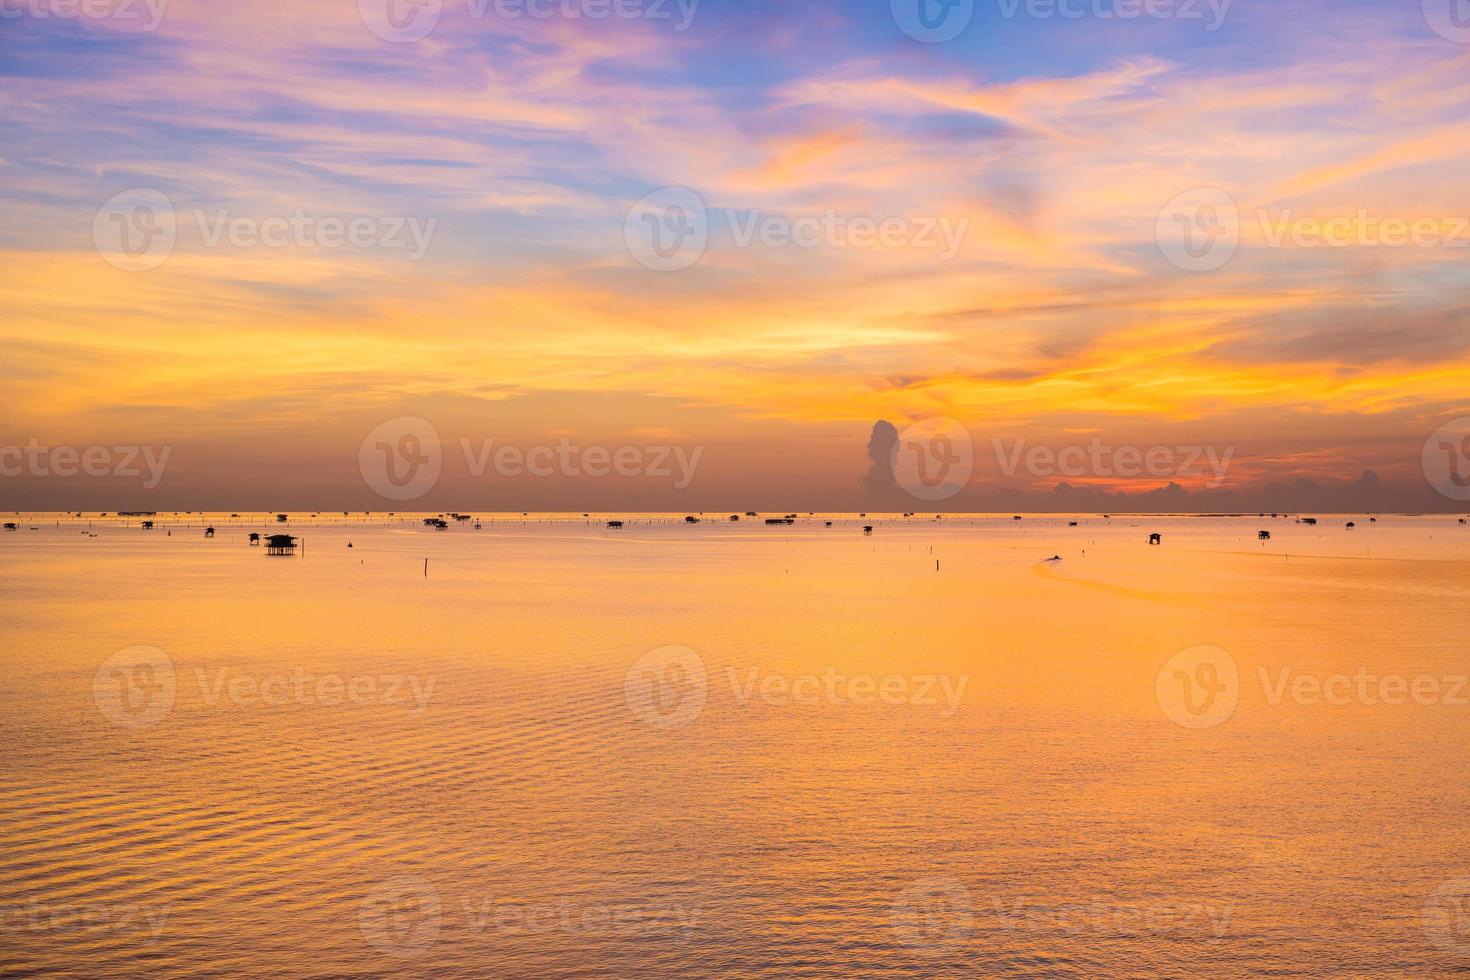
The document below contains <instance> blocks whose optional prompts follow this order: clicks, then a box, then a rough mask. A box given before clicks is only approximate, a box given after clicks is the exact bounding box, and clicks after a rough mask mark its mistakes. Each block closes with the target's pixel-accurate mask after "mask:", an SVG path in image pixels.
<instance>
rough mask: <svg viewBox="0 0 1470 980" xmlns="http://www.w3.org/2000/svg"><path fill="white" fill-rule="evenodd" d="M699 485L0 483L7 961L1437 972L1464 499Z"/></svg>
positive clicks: (878, 972) (1462, 748)
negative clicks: (460, 502)
mask: <svg viewBox="0 0 1470 980" xmlns="http://www.w3.org/2000/svg"><path fill="white" fill-rule="evenodd" d="M723 518H724V515H717V516H712V517H711V518H708V519H706V520H705V521H703V522H702V523H700V524H698V525H686V524H685V523H684V522H683V520H682V515H678V516H669V517H660V518H650V517H627V518H625V520H626V521H627V526H626V527H624V528H622V529H619V530H609V529H607V528H606V527H604V526H603V525H604V523H605V518H604V519H601V520H585V521H584V520H583V519H582V518H581V516H580V515H578V516H576V517H561V518H550V517H543V516H538V515H532V516H530V517H527V518H524V519H522V518H519V517H515V518H512V517H497V518H495V519H494V520H491V519H490V518H488V517H486V518H484V524H483V526H482V527H481V528H480V529H478V530H477V529H475V528H474V527H473V525H472V524H471V523H469V522H466V523H459V522H451V523H452V526H451V527H450V528H449V529H448V530H445V531H434V530H431V529H429V528H426V527H423V526H422V524H421V523H420V521H419V520H418V519H417V518H400V519H398V520H397V521H395V522H392V523H388V522H387V520H386V518H383V517H377V518H372V519H369V518H364V517H361V516H358V517H353V518H350V519H347V518H342V517H336V518H333V519H331V520H328V519H326V518H311V517H308V516H307V515H294V516H293V519H292V521H291V523H290V525H289V528H290V532H291V533H292V534H295V535H297V536H299V537H300V538H302V539H303V541H304V545H305V547H304V553H300V554H297V555H296V556H295V557H291V558H283V557H268V556H267V555H266V554H265V553H264V549H263V548H258V547H251V546H249V545H248V543H247V540H246V533H247V532H248V531H252V530H253V531H260V532H265V533H273V532H276V531H278V530H280V527H279V526H278V525H277V524H276V522H274V521H270V522H267V521H265V520H264V519H263V518H262V517H260V516H258V515H257V516H254V517H246V518H241V519H231V518H230V517H229V516H228V515H210V516H208V517H205V518H201V517H200V516H198V515H195V516H192V517H173V516H169V515H160V516H159V517H158V518H157V521H158V525H159V526H158V527H157V528H155V529H154V530H151V531H144V530H142V529H140V528H139V527H138V526H137V521H136V520H133V521H131V522H129V526H121V525H120V523H119V521H118V520H117V519H115V518H110V519H107V520H99V519H96V518H95V517H94V519H93V520H91V521H88V520H86V519H78V518H75V517H72V518H69V519H58V518H57V517H56V516H54V515H23V516H20V517H14V518H11V520H15V521H17V522H19V523H20V525H21V526H20V529H19V530H17V531H14V532H5V533H3V534H0V599H3V607H4V613H3V618H4V621H5V629H4V635H5V640H6V643H5V652H4V656H5V669H4V670H3V672H0V689H3V695H4V705H5V708H4V711H3V712H0V733H3V736H4V746H5V749H4V765H3V769H0V817H3V822H0V823H3V825H0V837H3V848H0V915H3V919H0V950H3V952H0V973H3V974H4V975H7V976H9V975H14V976H21V975H34V974H37V973H54V974H58V975H74V976H85V977H98V976H144V975H146V976H225V975H229V976H245V975H257V976H258V975H272V976H276V977H329V976H367V975H385V974H393V975H402V976H425V977H427V976H435V977H484V976H536V977H587V976H720V977H822V978H847V977H880V976H881V977H919V976H924V977H928V976H959V975H981V976H1086V977H1133V976H1145V975H1170V976H1193V975H1200V976H1218V977H1237V976H1238V977H1245V976H1256V975H1260V974H1275V975H1284V976H1308V975H1311V976H1322V975H1339V976H1342V975H1426V974H1441V975H1449V974H1452V973H1456V972H1459V973H1464V972H1466V971H1470V855H1467V853H1466V850H1465V841H1466V839H1467V817H1466V814H1467V813H1470V780H1467V779H1466V772H1467V764H1470V738H1467V735H1470V687H1467V686H1466V682H1465V675H1467V674H1470V655H1467V650H1466V636H1467V634H1470V630H1467V627H1470V527H1467V526H1460V525H1458V523H1457V520H1456V518H1453V517H1417V518H1416V517H1380V518H1379V519H1378V521H1377V522H1376V523H1372V524H1370V523H1368V522H1367V519H1366V518H1361V517H1357V518H1347V517H1326V516H1323V517H1321V518H1320V523H1319V524H1318V525H1317V526H1307V525H1303V524H1297V523H1294V522H1293V521H1292V520H1290V519H1286V518H1280V519H1274V520H1273V519H1271V518H1254V517H1253V518H1177V517H1165V518H1136V517H1114V518H1112V519H1104V518H1102V517H1101V516H1079V517H1076V518H1068V517H1045V516H1039V515H1026V516H1025V518H1024V519H1023V520H1020V521H1015V520H1012V519H1011V518H1010V516H1009V515H1007V516H1005V517H1004V518H1000V517H946V518H944V519H943V520H941V521H937V522H936V521H933V520H918V519H915V520H898V519H893V518H875V519H870V520H860V519H858V518H856V517H855V516H853V515H847V516H845V517H841V516H838V517H831V518H826V519H823V518H820V517H818V518H815V519H809V518H803V519H801V520H800V521H798V523H797V524H796V525H794V526H791V527H767V526H765V525H764V523H763V522H761V521H752V520H749V519H746V520H743V521H741V522H740V523H738V524H732V523H730V522H728V521H726V520H724V519H723ZM827 519H830V520H832V521H833V526H832V527H827V526H825V520H827ZM1069 519H1074V520H1077V521H1078V526H1076V527H1069V526H1067V522H1068V520H1069ZM1349 519H1352V520H1355V521H1357V523H1358V526H1357V527H1355V528H1352V529H1348V528H1346V527H1345V526H1344V523H1345V521H1347V520H1349ZM206 522H212V523H213V524H214V525H215V526H216V527H217V528H218V533H217V535H216V536H215V537H214V538H213V539H206V538H205V537H204V536H203V531H202V528H203V526H204V524H205V523H206ZM865 523H871V524H874V525H875V526H876V529H875V531H874V532H873V534H872V535H871V536H865V535H864V534H863V532H862V525H863V524H865ZM32 527H34V528H36V529H35V530H31V528H32ZM1261 530H1269V531H1270V533H1271V539H1270V540H1269V541H1263V540H1260V539H1259V537H1258V532H1259V531H1261ZM1151 532H1159V533H1160V534H1161V535H1162V543H1161V544H1159V545H1158V546H1151V545H1149V544H1148V543H1147V538H1148V535H1149V534H1150V533H1151ZM92 535H95V537H94V536H92ZM349 542H351V544H352V547H351V548H349V547H348V543H349ZM1053 555H1059V556H1061V560H1060V561H1057V562H1048V561H1043V560H1042V559H1046V558H1049V557H1051V556H1053ZM425 559H427V560H428V568H427V574H425ZM936 562H937V563H938V566H937V568H936Z"/></svg>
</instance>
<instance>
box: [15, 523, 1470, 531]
mask: <svg viewBox="0 0 1470 980" xmlns="http://www.w3.org/2000/svg"><path fill="white" fill-rule="evenodd" d="M1460 523H1461V524H1463V523H1465V522H1464V521H1461V522H1460ZM19 526H20V525H19V524H15V523H13V522H7V523H6V525H5V530H7V531H14V530H15V529H16V528H17V527H19Z"/></svg>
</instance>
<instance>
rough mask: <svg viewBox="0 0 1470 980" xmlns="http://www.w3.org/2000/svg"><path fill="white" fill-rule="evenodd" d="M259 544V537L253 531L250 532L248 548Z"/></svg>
mask: <svg viewBox="0 0 1470 980" xmlns="http://www.w3.org/2000/svg"><path fill="white" fill-rule="evenodd" d="M259 544H260V535H259V534H257V533H255V532H254V531H251V532H250V546H251V547H252V548H253V547H255V546H257V545H259Z"/></svg>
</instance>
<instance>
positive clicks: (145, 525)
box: [143, 521, 153, 531]
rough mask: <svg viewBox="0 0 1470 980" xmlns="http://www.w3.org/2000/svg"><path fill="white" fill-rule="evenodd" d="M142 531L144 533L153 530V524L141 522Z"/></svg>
mask: <svg viewBox="0 0 1470 980" xmlns="http://www.w3.org/2000/svg"><path fill="white" fill-rule="evenodd" d="M143 530H145V531H151V530H153V522H152V521H144V522H143Z"/></svg>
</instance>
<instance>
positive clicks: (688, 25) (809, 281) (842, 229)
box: [0, 0, 1470, 512]
mask: <svg viewBox="0 0 1470 980" xmlns="http://www.w3.org/2000/svg"><path fill="white" fill-rule="evenodd" d="M921 4H922V6H920V5H921ZM1457 4H1458V6H1457ZM1463 6H1464V5H1463V4H1460V3H1459V0H1422V3H1421V2H1420V0H1396V2H1392V3H1387V2H1383V0H1375V2H1342V0H1332V2H1326V0H1320V2H1319V0H1293V2H1292V3H1290V4H1283V3H1279V2H1263V0H1234V2H1226V0H948V2H947V5H946V4H941V3H940V2H938V0H891V2H890V0H881V2H879V0H848V2H841V3H838V2H827V0H813V2H803V3H792V2H789V0H788V2H785V3H773V2H764V0H738V2H737V0H702V2H698V3H695V2H694V0H683V3H682V4H681V3H678V2H676V0H498V2H497V0H484V2H481V0H419V2H418V3H417V4H409V3H406V2H405V0H360V2H359V0H350V2H349V0H313V2H309V3H302V2H300V0H293V2H285V0H251V2H244V3H224V2H202V0H167V2H165V0H150V2H145V0H0V76H3V78H0V131H3V133H4V138H3V141H0V175H3V180H0V206H3V209H4V214H5V216H6V218H7V220H6V221H4V222H3V223H0V250H3V261H0V345H3V349H4V353H5V356H4V358H3V359H0V508H4V509H19V510H28V509H82V508H86V509H122V508H127V509H158V510H169V509H185V508H188V509H208V508H226V509H247V508H249V509H268V508H278V509H287V508H290V509H299V508H322V509H327V508H333V509H335V508H341V509H352V510H386V509H393V508H394V507H397V508H398V509H401V510H408V509H415V508H416V509H435V508H450V507H454V508H465V509H482V510H491V509H496V510H522V509H535V510H593V509H595V510H627V509H635V510H636V509H642V510H660V511H664V510H669V511H697V510H705V509H711V510H717V509H743V508H746V507H749V508H752V509H762V510H764V509H790V510H800V511H807V510H863V509H869V508H872V509H894V510H925V509H935V510H967V509H968V510H1010V509H1016V510H1071V509H1079V510H1083V509H1085V510H1122V511H1126V510H1135V509H1136V510H1154V509H1158V510H1189V511H1195V510H1197V511H1212V510H1229V509H1245V510H1258V509H1259V510H1273V509H1280V510H1306V509H1324V510H1325V509H1341V510H1358V509H1369V510H1383V511H1390V510H1414V511H1417V510H1440V511H1449V512H1453V511H1461V510H1465V509H1467V508H1470V503H1466V502H1465V500H1466V498H1467V497H1470V488H1467V487H1464V486H1461V482H1462V480H1461V479H1460V478H1461V477H1464V476H1467V475H1470V439H1466V438H1465V436H1466V434H1467V433H1470V427H1467V423H1466V421H1465V417H1466V415H1467V414H1470V408H1467V387H1470V386H1467V380H1470V357H1467V347H1470V335H1467V330H1466V327H1467V325H1470V319H1467V309H1470V271H1467V270H1470V264H1467V263H1470V217H1467V216H1470V180H1467V178H1466V176H1465V174H1466V170H1465V163H1464V161H1465V158H1466V155H1467V152H1470V11H1464V10H1463V9H1462V8H1463ZM1459 14H1465V15H1466V16H1464V17H1459V16H1458V15H1459ZM935 433H940V434H942V436H943V438H942V440H941V441H937V442H936V441H935V439H934V435H935ZM1446 433H1447V434H1448V435H1446ZM915 440H918V441H917V442H916V441H915ZM910 450H912V451H913V452H915V453H917V454H919V456H923V457H925V458H927V459H930V460H931V461H932V462H935V463H936V465H938V464H945V465H948V464H953V471H952V472H951V475H950V477H949V482H948V484H942V485H940V486H937V487H936V486H933V485H930V484H929V483H926V482H924V481H923V480H921V481H920V484H919V485H918V486H917V488H916V487H915V486H914V485H912V483H913V481H912V478H911V477H905V476H904V475H903V474H902V473H901V472H900V471H901V469H902V466H901V465H897V464H895V462H894V461H895V458H896V456H897V455H901V454H903V453H906V452H909V451H910ZM89 452H90V454H91V455H90V456H89V455H88V453H89ZM104 456H105V460H104ZM1441 457H1442V458H1441ZM916 458H918V457H917V456H916ZM1139 459H1142V460H1146V461H1147V462H1143V463H1139V462H1137V460H1139ZM149 460H152V465H150V464H149V463H148V461H149ZM518 460H519V462H518ZM1436 460H1438V462H1436ZM955 472H957V473H960V475H961V478H959V479H956V478H954V475H953V473H955ZM941 482H942V481H941Z"/></svg>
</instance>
